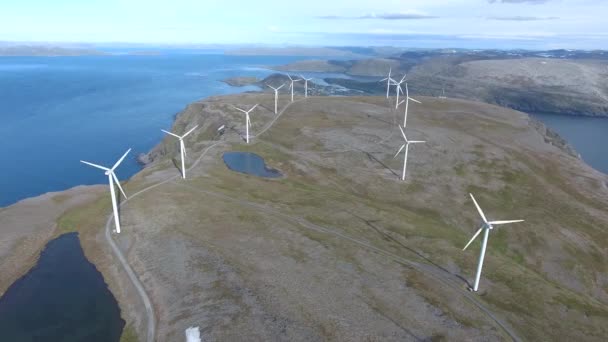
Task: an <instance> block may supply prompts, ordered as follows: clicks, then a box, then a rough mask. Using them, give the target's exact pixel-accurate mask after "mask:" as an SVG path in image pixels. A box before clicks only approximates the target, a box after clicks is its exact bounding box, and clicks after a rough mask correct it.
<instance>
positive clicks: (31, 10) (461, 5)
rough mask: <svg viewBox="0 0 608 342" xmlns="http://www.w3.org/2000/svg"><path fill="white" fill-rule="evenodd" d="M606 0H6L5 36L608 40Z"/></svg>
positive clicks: (465, 44) (444, 42) (520, 44)
mask: <svg viewBox="0 0 608 342" xmlns="http://www.w3.org/2000/svg"><path fill="white" fill-rule="evenodd" d="M607 14H608V0H449V1H448V0H446V1H437V0H348V1H343V0H249V1H244V0H170V1H167V0H18V1H16V0H0V41H20V42H30V41H31V42H74V43H77V42H79V43H102V42H106V43H109V42H119V43H145V44H269V45H283V44H290V45H316V46H320V45H322V46H336V45H337V46H339V45H343V46H344V45H358V46H384V45H387V46H388V45H390V46H399V47H419V48H437V47H444V48H448V47H452V48H495V47H497V48H509V49H511V48H528V49H554V48H571V49H608V19H607V18H606V15H607Z"/></svg>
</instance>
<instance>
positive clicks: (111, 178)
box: [80, 149, 131, 234]
mask: <svg viewBox="0 0 608 342" xmlns="http://www.w3.org/2000/svg"><path fill="white" fill-rule="evenodd" d="M129 152H131V149H128V150H127V152H125V154H123V155H122V157H120V159H118V161H117V162H116V164H114V166H112V168H111V169H108V168H107V167H104V166H101V165H97V164H93V163H89V162H86V161H84V160H81V161H80V162H81V163H84V164H87V165H90V166H92V167H96V168H98V169H101V170H104V171H105V174H106V176H108V179H109V181H110V194H111V196H112V210H114V223H115V225H116V233H119V234H120V219H119V217H118V205H117V203H116V193H115V192H114V182H115V181H116V185H118V188H119V189H120V192H122V194H123V196H125V198H127V194H125V191H124V190H123V189H122V187H121V186H120V181H119V180H118V177H116V174H115V173H114V170H116V168H117V167H118V165H120V163H122V161H123V160H124V159H125V157H126V156H127V154H129Z"/></svg>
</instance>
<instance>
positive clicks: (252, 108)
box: [247, 103, 258, 113]
mask: <svg viewBox="0 0 608 342" xmlns="http://www.w3.org/2000/svg"><path fill="white" fill-rule="evenodd" d="M257 106H258V104H257V103H256V105H255V106H253V107H251V109H250V110H248V111H247V113H250V112H251V111H252V110H254V109H255V108H256V107H257Z"/></svg>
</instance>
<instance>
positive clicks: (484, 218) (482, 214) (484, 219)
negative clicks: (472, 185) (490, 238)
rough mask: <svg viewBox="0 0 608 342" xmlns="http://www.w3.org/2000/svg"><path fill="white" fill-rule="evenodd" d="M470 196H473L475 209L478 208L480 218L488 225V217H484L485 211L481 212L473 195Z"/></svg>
mask: <svg viewBox="0 0 608 342" xmlns="http://www.w3.org/2000/svg"><path fill="white" fill-rule="evenodd" d="M469 195H471V199H472V200H473V203H475V207H477V211H478V212H479V216H481V218H482V219H483V222H485V223H486V224H487V223H488V219H486V215H484V213H483V210H481V207H480V206H479V204H477V201H476V200H475V197H474V196H473V194H471V193H469Z"/></svg>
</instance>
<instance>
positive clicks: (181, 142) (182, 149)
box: [161, 125, 198, 179]
mask: <svg viewBox="0 0 608 342" xmlns="http://www.w3.org/2000/svg"><path fill="white" fill-rule="evenodd" d="M197 128H198V125H196V126H194V127H192V129H191V130H189V131H188V132H186V134H184V135H182V136H181V137H180V136H179V135H177V134H174V133H171V132H167V131H165V130H164V129H161V131H163V132H165V133H167V134H169V135H172V136H174V137H176V138H177V139H179V149H180V157H181V160H182V178H183V179H186V154H187V153H186V146H185V145H184V138H185V137H187V136H188V134H190V133H192V132H193V131H194V130H195V129H197Z"/></svg>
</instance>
